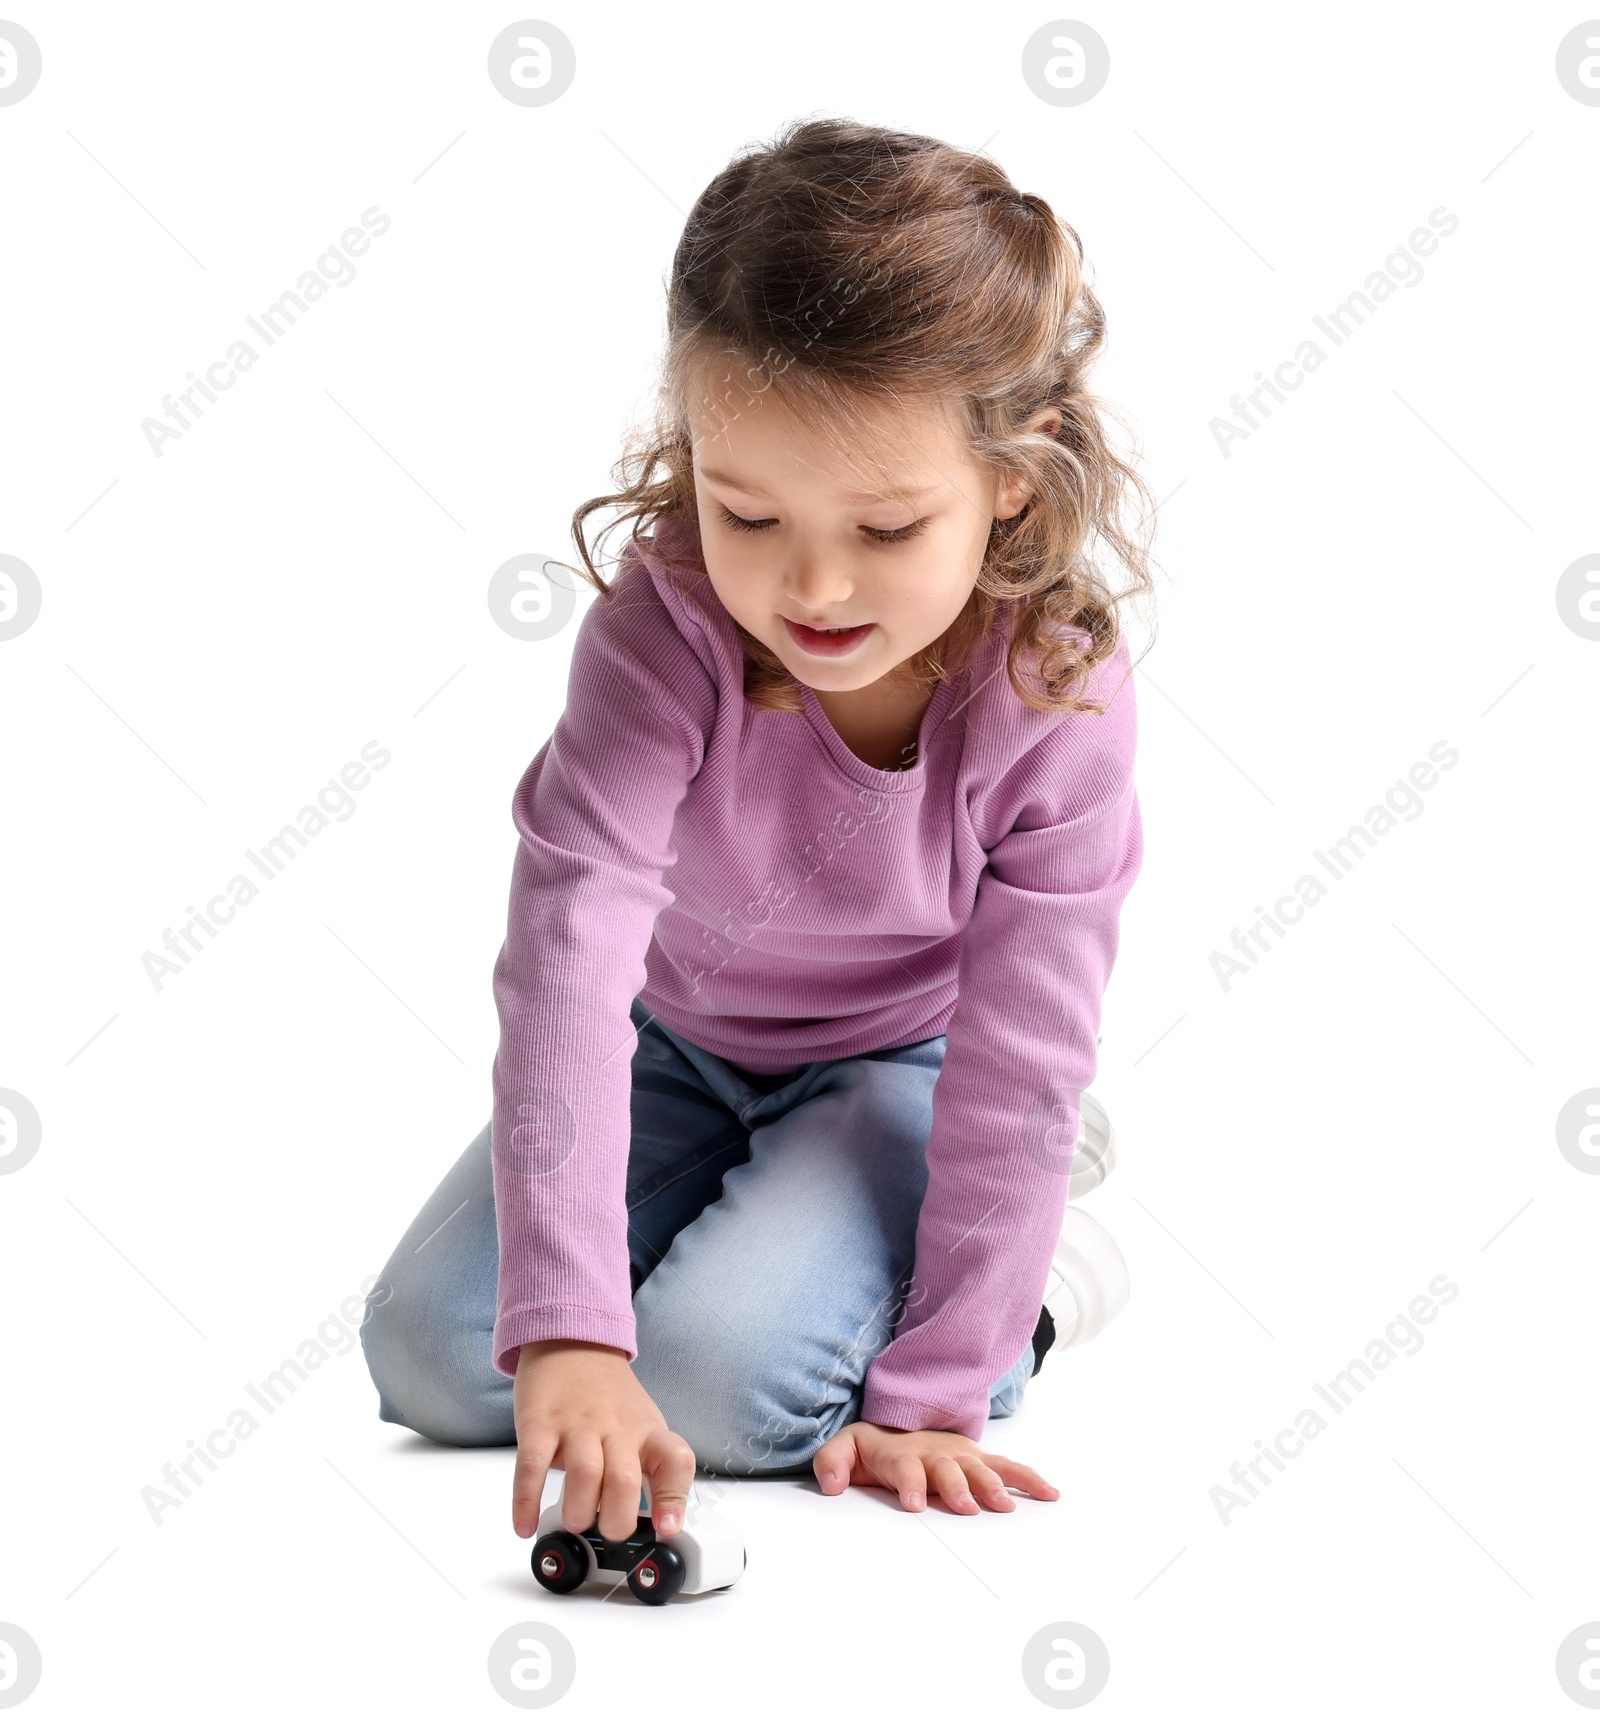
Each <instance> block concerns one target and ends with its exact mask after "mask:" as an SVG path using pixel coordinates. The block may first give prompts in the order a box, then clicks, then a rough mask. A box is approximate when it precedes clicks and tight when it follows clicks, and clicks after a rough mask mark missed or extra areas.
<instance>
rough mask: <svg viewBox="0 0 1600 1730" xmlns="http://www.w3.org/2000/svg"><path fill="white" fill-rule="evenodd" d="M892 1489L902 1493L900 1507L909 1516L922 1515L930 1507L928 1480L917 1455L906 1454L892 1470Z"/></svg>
mask: <svg viewBox="0 0 1600 1730" xmlns="http://www.w3.org/2000/svg"><path fill="white" fill-rule="evenodd" d="M889 1475H890V1477H891V1478H892V1479H893V1483H892V1485H891V1488H893V1489H895V1490H897V1491H899V1493H900V1506H901V1507H902V1508H904V1509H905V1510H906V1512H907V1513H909V1514H917V1513H920V1512H921V1511H922V1510H923V1508H925V1507H926V1506H927V1505H928V1478H927V1474H926V1473H925V1472H924V1471H923V1469H922V1461H921V1460H919V1459H918V1458H917V1456H916V1455H915V1454H905V1455H903V1456H902V1457H900V1458H899V1459H897V1460H896V1461H895V1462H894V1463H893V1465H892V1466H891V1468H890V1472H889Z"/></svg>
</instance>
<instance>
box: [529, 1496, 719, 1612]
mask: <svg viewBox="0 0 1600 1730" xmlns="http://www.w3.org/2000/svg"><path fill="white" fill-rule="evenodd" d="M533 1540H534V1541H533V1577H534V1579H536V1580H537V1581H538V1582H539V1584H540V1585H541V1586H543V1587H544V1589H545V1590H546V1591H547V1592H575V1591H576V1590H577V1589H578V1587H579V1586H581V1585H582V1584H583V1583H584V1581H585V1580H587V1579H590V1578H593V1579H595V1580H596V1581H598V1582H600V1583H601V1584H603V1585H607V1586H612V1587H616V1586H618V1585H621V1584H622V1583H623V1581H626V1582H627V1586H628V1590H629V1591H630V1592H632V1593H633V1595H634V1597H636V1598H637V1599H638V1600H639V1602H640V1603H641V1604H667V1603H670V1602H671V1601H672V1600H673V1599H674V1598H676V1597H677V1596H678V1595H679V1594H680V1593H682V1594H683V1595H685V1596H692V1595H694V1594H696V1593H699V1592H725V1591H726V1590H727V1589H728V1587H729V1586H731V1585H732V1584H733V1583H734V1581H735V1580H737V1579H738V1578H739V1576H740V1575H741V1574H742V1573H743V1572H744V1564H745V1548H744V1545H743V1544H742V1543H741V1542H740V1540H739V1534H738V1533H737V1532H736V1531H735V1530H734V1528H733V1526H732V1525H731V1524H730V1523H729V1522H728V1521H727V1520H725V1519H724V1518H723V1517H722V1515H721V1514H719V1513H717V1512H716V1511H715V1509H713V1508H709V1507H707V1506H706V1505H705V1504H704V1503H703V1502H701V1500H700V1498H699V1496H698V1495H697V1494H696V1492H695V1490H694V1489H693V1488H692V1487H691V1488H690V1491H689V1500H688V1504H687V1506H686V1507H685V1508H684V1512H683V1525H682V1526H681V1527H680V1528H679V1529H678V1530H677V1531H676V1532H675V1533H673V1535H672V1538H671V1540H670V1541H668V1540H667V1539H664V1538H658V1537H657V1536H656V1529H655V1527H654V1526H653V1525H652V1524H651V1523H650V1485H649V1481H648V1479H647V1480H646V1481H645V1484H644V1487H643V1489H642V1490H641V1492H640V1495H639V1523H638V1524H637V1525H636V1526H635V1527H634V1529H633V1532H632V1534H631V1535H630V1536H629V1537H626V1538H624V1539H622V1540H621V1542H620V1543H619V1542H617V1541H616V1540H614V1539H611V1538H603V1537H601V1535H600V1524H599V1521H598V1520H596V1522H595V1523H594V1524H593V1525H592V1526H590V1527H589V1528H588V1530H587V1531H585V1532H569V1531H568V1530H567V1529H566V1527H565V1526H563V1525H562V1523H561V1498H560V1496H557V1497H556V1499H555V1500H554V1501H552V1502H549V1503H547V1504H546V1505H545V1507H544V1509H543V1511H542V1512H541V1513H540V1515H539V1526H538V1530H537V1531H536V1532H535V1533H534V1535H533ZM735 1558H737V1560H735Z"/></svg>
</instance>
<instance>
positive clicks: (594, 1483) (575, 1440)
mask: <svg viewBox="0 0 1600 1730" xmlns="http://www.w3.org/2000/svg"><path fill="white" fill-rule="evenodd" d="M562 1457H563V1461H564V1463H565V1466H566V1471H567V1481H566V1483H565V1484H563V1485H562V1494H561V1523H562V1525H564V1526H565V1527H566V1528H567V1530H568V1531H569V1532H586V1531H588V1529H589V1528H590V1527H591V1526H592V1525H593V1524H594V1519H595V1514H596V1513H597V1512H598V1511H599V1507H600V1482H601V1480H602V1479H603V1478H604V1476H605V1450H604V1449H603V1448H602V1447H601V1445H600V1438H599V1437H598V1436H597V1435H593V1434H590V1435H585V1436H568V1437H566V1438H565V1440H564V1441H563V1443H562Z"/></svg>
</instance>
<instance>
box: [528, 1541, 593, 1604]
mask: <svg viewBox="0 0 1600 1730" xmlns="http://www.w3.org/2000/svg"><path fill="white" fill-rule="evenodd" d="M533 1577H534V1579H536V1580H537V1581H538V1582H539V1584H540V1585H541V1586H543V1587H544V1589H545V1590H546V1591H547V1592H575V1591H576V1590H577V1589H578V1587H579V1586H581V1585H582V1584H583V1582H584V1581H585V1580H586V1579H588V1577H589V1552H588V1551H587V1550H585V1549H584V1547H583V1541H582V1540H581V1539H580V1538H577V1537H575V1536H574V1535H573V1534H572V1533H571V1532H547V1533H546V1534H545V1536H544V1537H542V1538H541V1539H540V1540H539V1542H538V1543H537V1544H536V1545H535V1546H534V1551H533Z"/></svg>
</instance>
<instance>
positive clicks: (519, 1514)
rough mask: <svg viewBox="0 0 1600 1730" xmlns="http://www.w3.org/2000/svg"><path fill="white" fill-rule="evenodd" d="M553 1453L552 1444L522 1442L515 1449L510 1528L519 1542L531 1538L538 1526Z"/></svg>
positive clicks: (553, 1445) (553, 1447)
mask: <svg viewBox="0 0 1600 1730" xmlns="http://www.w3.org/2000/svg"><path fill="white" fill-rule="evenodd" d="M555 1451H556V1450H555V1444H554V1443H553V1442H552V1443H548V1444H544V1443H539V1442H524V1443H521V1444H520V1445H519V1446H518V1448H517V1466H516V1470H515V1472H514V1473H513V1474H512V1478H511V1526H512V1530H513V1531H515V1533H516V1534H517V1536H518V1537H519V1538H531V1537H532V1536H533V1534H534V1529H535V1527H537V1526H538V1524H539V1503H540V1501H541V1500H542V1499H543V1496H544V1481H545V1477H546V1474H547V1473H548V1472H549V1470H550V1462H551V1460H552V1459H553V1458H554V1456H555Z"/></svg>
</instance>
